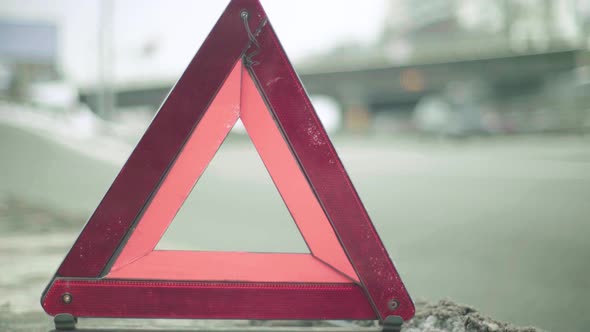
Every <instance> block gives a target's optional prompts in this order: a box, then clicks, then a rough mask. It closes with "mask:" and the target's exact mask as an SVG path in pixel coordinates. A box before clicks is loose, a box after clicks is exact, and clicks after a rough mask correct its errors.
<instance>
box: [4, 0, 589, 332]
mask: <svg viewBox="0 0 590 332" xmlns="http://www.w3.org/2000/svg"><path fill="white" fill-rule="evenodd" d="M261 2H262V3H263V5H264V7H265V9H266V11H267V14H268V16H269V18H270V21H271V23H272V24H273V27H274V28H275V30H276V32H277V34H278V36H279V38H280V39H281V41H282V43H283V46H284V48H285V49H286V52H287V54H288V55H289V56H290V57H291V60H292V62H293V63H294V66H295V68H296V70H297V71H298V73H299V75H300V77H301V79H302V81H303V83H304V85H305V87H306V89H307V91H308V93H309V94H310V95H311V97H312V100H313V102H314V105H315V107H316V109H317V111H318V113H319V115H320V117H321V119H322V121H323V123H324V126H325V127H326V129H327V130H328V132H329V133H330V135H331V137H332V139H333V141H334V145H335V146H336V148H337V150H338V152H339V154H340V157H341V158H342V159H343V162H344V165H345V166H346V167H347V170H348V172H349V174H350V176H351V178H352V180H353V182H354V183H355V185H356V187H357V190H358V191H359V194H360V196H361V198H362V199H363V202H364V203H365V205H366V207H367V210H368V211H369V214H370V215H371V216H372V219H373V221H374V223H375V224H376V227H377V228H378V230H379V232H380V234H381V237H382V238H383V240H384V242H385V244H386V246H387V248H388V250H389V252H390V254H391V256H392V258H393V260H394V262H395V263H396V266H397V267H398V269H399V271H400V273H401V275H402V277H403V279H404V280H405V283H406V286H407V287H408V289H409V291H410V293H411V294H412V295H413V297H414V298H417V299H426V300H429V301H436V300H439V299H443V298H450V299H452V300H455V301H458V302H462V303H466V304H469V305H473V306H475V307H476V308H478V309H480V310H481V311H482V312H484V313H486V314H489V315H492V316H494V317H496V318H498V319H501V320H505V321H509V322H513V323H516V324H520V325H534V326H539V327H541V328H544V329H547V330H551V331H587V327H588V326H590V318H589V317H590V315H588V309H589V306H588V302H587V301H588V298H589V297H590V244H588V238H589V236H590V204H588V202H589V200H590V137H589V136H588V133H589V132H590V51H589V50H590V0H497V1H488V0H428V1H409V0H364V1H336V0H324V1H312V0H299V1H297V2H293V3H289V2H286V1H280V0H261ZM226 5H227V1H204V0H201V1H182V0H171V1H158V0H149V1H140V0H118V1H114V0H91V1H83V2H81V1H74V0H55V1H51V2H46V1H41V0H18V1H16V0H2V1H1V2H0V266H2V269H1V272H0V305H2V304H4V306H5V307H6V308H9V310H10V311H11V312H40V311H41V308H40V306H39V305H38V298H39V297H40V295H41V292H42V289H43V287H44V286H45V285H46V283H47V282H48V281H49V280H50V277H51V275H52V273H53V272H54V271H55V269H56V268H57V267H58V265H59V263H60V261H61V259H62V258H63V256H64V254H65V253H66V251H67V250H68V249H69V247H70V246H71V244H72V243H73V241H74V239H75V237H76V235H77V233H78V232H79V231H80V230H81V228H82V226H83V225H84V222H85V221H86V220H87V218H88V217H89V216H90V214H91V213H92V211H93V210H94V208H95V207H96V206H97V205H98V203H99V202H100V199H101V197H102V196H103V195H104V193H105V192H106V190H107V189H108V187H109V185H110V183H111V182H112V180H113V179H114V177H115V176H116V174H117V172H118V170H119V169H120V167H121V166H122V165H123V163H124V162H125V160H126V158H127V157H128V156H129V154H130V153H131V151H132V149H133V146H134V145H135V143H136V142H137V141H138V140H139V138H140V137H141V134H142V133H143V131H144V130H145V129H146V127H147V125H148V124H149V122H150V121H151V119H152V117H153V116H154V114H155V112H156V111H157V110H158V108H159V105H160V104H161V103H162V101H163V100H164V98H165V97H166V95H167V93H168V92H169V90H170V89H171V87H172V86H173V85H174V83H175V82H176V80H177V79H178V78H179V77H180V75H181V74H182V72H183V70H184V68H185V67H186V65H187V64H188V63H189V61H190V60H191V58H192V57H193V56H194V54H195V52H196V51H197V50H198V48H199V46H200V45H201V43H202V42H203V40H204V39H205V37H206V36H207V33H208V32H209V31H210V29H211V28H212V27H213V25H214V23H215V21H216V20H217V18H218V17H219V15H220V14H221V13H222V11H223V9H224V8H225V6H226ZM290 218H291V217H290V215H289V213H288V211H287V209H286V207H285V206H284V204H283V203H282V201H281V198H280V196H279V195H278V193H277V192H276V189H275V188H274V185H273V184H272V180H271V179H270V177H269V176H268V174H267V172H266V170H265V169H264V166H263V164H262V162H261V161H260V159H259V157H258V155H257V154H256V151H255V149H254V148H253V146H252V144H251V143H250V141H249V139H248V137H247V135H246V134H245V131H244V130H243V128H242V127H241V126H239V125H238V126H237V127H236V128H235V129H234V130H233V133H232V134H231V136H230V137H229V138H228V140H226V142H225V143H224V145H223V146H222V148H221V149H220V152H219V153H218V155H217V156H216V157H215V159H214V160H213V162H212V164H211V165H210V166H209V168H208V169H207V171H206V173H205V174H204V176H203V178H202V179H201V180H200V182H199V185H198V186H196V187H195V189H194V191H193V193H192V194H191V196H190V197H189V199H188V200H187V202H186V204H185V205H184V206H183V208H182V209H181V211H180V212H179V214H178V216H177V218H176V220H175V222H174V223H173V224H172V226H171V227H170V228H169V229H168V231H167V233H166V234H165V236H164V238H163V239H162V241H161V242H160V244H159V247H160V248H165V249H193V250H197V249H200V250H246V251H288V252H306V251H307V248H306V247H305V243H304V242H303V240H302V238H301V237H300V235H299V234H298V232H297V229H296V227H295V225H294V224H293V222H292V220H291V219H290ZM41 317H42V316H41ZM42 319H47V320H49V318H45V317H42Z"/></svg>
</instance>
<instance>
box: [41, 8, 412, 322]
mask: <svg viewBox="0 0 590 332" xmlns="http://www.w3.org/2000/svg"><path fill="white" fill-rule="evenodd" d="M244 12H247V13H248V18H247V22H248V23H247V24H249V29H250V30H251V31H253V34H255V37H256V41H257V43H258V45H256V43H253V42H251V40H250V39H251V38H252V37H254V36H249V35H248V32H247V30H248V29H246V27H245V26H244V24H245V23H244V21H243V19H244V16H243V13H244ZM244 63H245V64H244ZM238 118H241V119H242V121H243V122H244V126H245V128H246V130H247V131H248V134H249V135H250V137H251V138H252V141H253V143H254V144H255V146H256V149H257V151H258V153H259V154H260V156H261V158H262V160H263V161H264V163H265V166H266V168H267V170H268V171H269V173H270V175H271V177H272V178H273V181H274V182H275V185H276V186H277V189H278V190H279V192H280V193H281V196H282V197H283V200H284V201H285V203H286V205H287V207H288V208H289V211H290V212H291V215H292V216H293V219H294V220H295V222H296V223H297V226H298V228H299V230H300V231H301V233H302V235H303V237H304V239H305V241H306V243H307V245H308V247H309V249H310V254H277V253H232V252H188V251H160V250H154V248H155V246H156V244H157V242H158V241H159V239H160V238H161V237H162V235H163V234H164V232H165V230H166V228H167V227H168V225H169V223H170V222H171V221H172V220H173V218H174V215H175V214H176V212H177V211H178V209H179V208H180V206H181V205H182V203H183V202H184V200H185V199H186V198H187V196H188V194H189V193H190V191H191V189H192V186H193V185H194V183H195V182H196V181H197V180H198V178H199V177H200V176H201V174H202V173H203V171H204V169H205V168H206V166H207V164H208V163H209V161H210V160H211V159H212V158H213V156H214V154H215V152H216V151H217V149H218V148H219V146H220V145H221V144H222V142H223V140H224V139H225V137H226V136H227V134H228V132H229V131H230V130H231V128H232V127H233V125H234V124H235V122H236V121H237V120H238ZM64 294H67V295H68V296H69V298H71V302H70V301H64V300H63V296H64ZM66 302H68V303H66ZM42 305H43V307H44V309H45V310H46V311H47V312H48V313H49V314H51V315H57V314H60V313H70V314H72V315H74V316H76V317H139V318H213V319H219V318H232V319H381V320H382V319H385V318H386V317H388V316H392V315H396V316H401V317H402V318H403V319H405V320H407V319H409V318H411V317H412V316H413V313H414V307H413V304H412V301H411V299H410V297H409V295H408V293H407V292H406V290H405V288H404V286H403V284H402V282H401V279H400V277H399V275H398V274H397V272H396V270H395V268H394V267H393V264H392V262H391V260H390V258H389V256H388V254H387V251H386V249H385V247H384V246H383V243H382V242H381V240H380V238H379V236H378V234H377V232H376V231H375V228H374V227H373V224H372V223H371V220H370V219H369V217H368V215H367V212H366V211H365V209H364V207H363V205H362V203H361V201H360V199H359V197H358V195H357V193H356V191H355V189H354V187H353V186H352V183H351V182H350V179H349V178H348V175H347V174H346V172H345V170H344V167H343V166H342V164H341V162H340V159H339V158H338V156H337V154H336V152H335V150H334V147H333V146H332V144H331V142H330V140H329V138H328V135H327V134H326V132H325V130H324V129H323V127H322V125H321V123H320V121H319V119H318V117H317V115H316V114H315V111H314V109H313V107H312V105H311V103H310V101H309V98H308V97H307V95H306V93H305V90H304V89H303V87H302V85H301V83H300V81H299V79H298V77H297V75H296V74H295V72H294V70H293V68H292V66H291V64H290V63H289V61H288V59H287V57H286V55H285V53H284V51H283V49H282V48H281V46H280V43H279V41H278V39H277V37H276V35H275V33H274V31H273V30H272V27H271V25H270V24H269V23H267V21H266V14H265V13H264V11H263V10H262V8H261V6H260V4H259V3H258V1H257V0H233V1H232V2H231V3H230V5H229V6H228V8H227V9H226V11H225V12H224V13H223V15H222V16H221V18H220V19H219V21H218V22H217V24H216V26H215V27H214V29H213V30H212V32H211V33H210V35H209V37H208V38H207V40H206V41H205V43H204V44H203V46H202V47H201V49H200V50H199V52H198V53H197V55H196V56H195V58H194V59H193V60H192V62H191V63H190V65H189V67H188V68H187V70H186V71H185V73H184V74H183V76H182V77H181V79H180V80H179V81H178V83H177V84H176V86H175V87H174V89H173V90H172V92H171V93H170V95H169V96H168V98H167V100H166V101H165V103H164V104H163V105H162V107H161V109H160V111H159V112H158V114H157V116H156V117H155V118H154V121H153V122H152V124H151V125H150V127H149V128H148V130H147V131H146V133H145V134H144V136H143V138H142V139H141V140H140V142H139V143H138V145H137V147H136V148H135V150H134V152H133V153H132V155H131V156H130V158H129V160H128V161H127V162H126V164H125V166H124V167H123V169H122V170H121V172H120V173H119V175H118V176H117V178H116V179H115V181H114V183H113V185H112V186H111V188H110V189H109V191H108V192H107V194H106V196H105V197H104V198H103V200H102V202H101V203H100V205H99V206H98V208H97V209H96V211H95V212H94V214H93V215H92V217H91V218H90V220H89V221H88V223H87V224H86V226H85V227H84V230H83V231H82V233H81V234H80V236H79V238H78V239H77V240H76V243H75V244H74V246H73V247H72V249H71V250H70V252H69V253H68V255H67V256H66V258H65V260H64V261H63V263H62V265H61V266H60V268H59V270H58V271H57V273H56V275H55V277H54V278H53V280H52V281H51V283H50V284H49V286H48V288H47V290H46V292H45V293H44V295H43V297H42Z"/></svg>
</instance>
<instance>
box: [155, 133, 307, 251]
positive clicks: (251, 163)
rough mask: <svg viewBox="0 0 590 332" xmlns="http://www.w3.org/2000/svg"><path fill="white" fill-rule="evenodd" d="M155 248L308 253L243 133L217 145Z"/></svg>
mask: <svg viewBox="0 0 590 332" xmlns="http://www.w3.org/2000/svg"><path fill="white" fill-rule="evenodd" d="M156 250H193V251H194V250H202V251H238V252H242V251H243V252H283V253H309V250H308V248H307V246H306V244H305V241H304V240H303V238H302V236H301V234H300V233H299V231H298V229H297V226H296V223H295V222H294V221H293V219H292V217H291V215H290V213H289V210H288V209H287V207H286V206H285V203H284V202H283V200H282V198H281V196H280V194H279V192H278V190H277V188H276V187H275V185H274V183H273V181H272V179H271V177H270V175H269V174H268V172H267V170H266V168H265V166H264V164H263V162H262V160H261V159H260V156H259V155H258V153H257V151H256V149H255V147H254V144H253V143H252V141H251V139H250V137H249V136H248V135H246V134H243V135H242V134H230V135H229V136H228V138H227V139H226V140H225V142H224V143H223V144H222V145H221V147H220V148H219V150H218V151H217V153H216V154H215V157H214V158H213V160H211V162H210V163H209V165H208V166H207V168H206V169H205V172H204V173H203V175H201V177H200V178H199V180H198V181H197V183H196V185H195V186H194V187H193V189H192V192H191V193H190V195H189V196H188V198H187V199H186V200H185V202H184V204H183V205H182V207H181V209H180V210H179V211H178V213H177V214H176V216H175V218H174V220H173V222H172V223H171V224H170V226H169V227H168V229H167V231H166V233H165V234H164V236H163V237H162V239H161V240H160V242H159V243H158V245H157V246H156Z"/></svg>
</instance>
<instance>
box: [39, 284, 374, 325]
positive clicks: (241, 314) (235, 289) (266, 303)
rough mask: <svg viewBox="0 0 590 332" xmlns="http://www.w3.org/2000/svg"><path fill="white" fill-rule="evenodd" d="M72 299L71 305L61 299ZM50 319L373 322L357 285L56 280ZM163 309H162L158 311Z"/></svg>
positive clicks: (46, 300) (46, 306)
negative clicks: (67, 296) (64, 315)
mask: <svg viewBox="0 0 590 332" xmlns="http://www.w3.org/2000/svg"><path fill="white" fill-rule="evenodd" d="M66 293H67V294H70V295H71V302H70V303H69V304H66V303H64V302H63V300H62V296H63V294H66ZM42 304H43V308H44V309H45V311H47V313H49V314H50V315H57V314H60V313H69V314H72V315H73V316H74V317H110V318H111V317H112V318H117V317H126V318H186V319H375V318H376V317H375V312H374V310H373V308H372V307H371V305H370V304H369V302H368V301H367V299H366V296H365V294H364V293H363V291H362V289H361V288H360V287H359V286H358V285H356V284H352V283H351V284H323V283H315V284H310V283H305V284H300V283H244V282H163V281H162V282H157V281H123V280H62V279H57V280H55V282H54V284H53V285H52V286H51V289H50V290H49V292H48V293H47V296H46V297H45V298H44V300H43V303H42ZM162 308H166V310H162Z"/></svg>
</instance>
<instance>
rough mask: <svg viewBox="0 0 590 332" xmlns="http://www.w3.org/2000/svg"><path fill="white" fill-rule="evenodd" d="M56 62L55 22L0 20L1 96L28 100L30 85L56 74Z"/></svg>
mask: <svg viewBox="0 0 590 332" xmlns="http://www.w3.org/2000/svg"><path fill="white" fill-rule="evenodd" d="M57 63H58V31H57V26H56V25H55V24H53V23H49V22H39V21H23V20H18V21H17V20H6V19H4V20H0V98H4V99H10V100H16V101H24V100H27V99H28V97H29V92H30V91H29V87H30V86H31V85H32V84H34V83H35V82H39V81H48V80H53V79H55V78H56V77H57Z"/></svg>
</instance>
